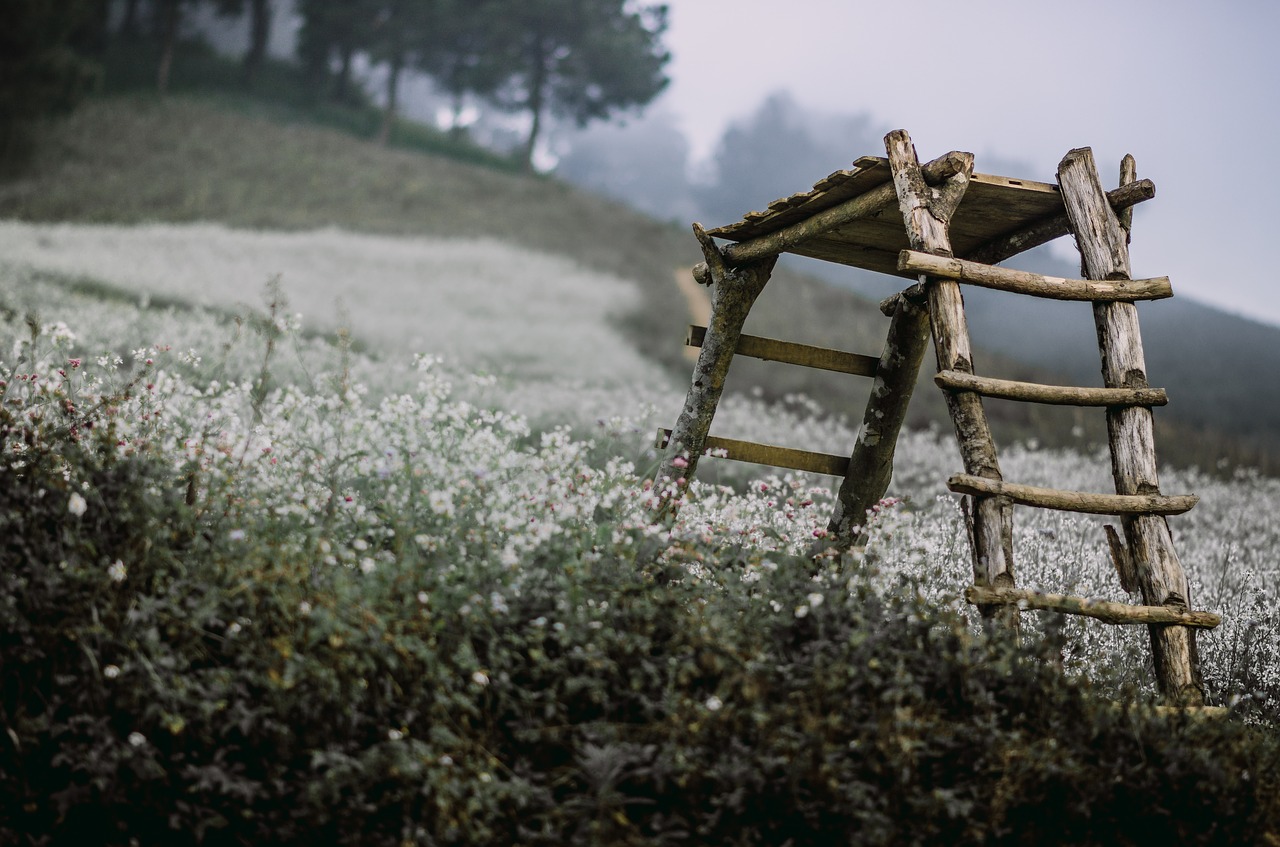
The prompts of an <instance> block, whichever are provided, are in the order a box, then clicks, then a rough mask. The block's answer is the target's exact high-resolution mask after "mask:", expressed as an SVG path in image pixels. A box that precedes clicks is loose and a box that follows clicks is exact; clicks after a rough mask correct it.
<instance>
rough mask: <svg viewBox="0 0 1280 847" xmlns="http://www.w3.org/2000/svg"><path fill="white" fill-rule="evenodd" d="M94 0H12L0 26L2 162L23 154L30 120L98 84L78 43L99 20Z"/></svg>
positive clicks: (61, 106)
mask: <svg viewBox="0 0 1280 847" xmlns="http://www.w3.org/2000/svg"><path fill="white" fill-rule="evenodd" d="M96 11H97V10H96V6H95V3H94V2H93V0H12V2H9V3H7V4H6V5H5V10H4V12H5V14H4V26H3V27H2V28H0V166H5V167H12V165H13V163H14V161H15V160H16V159H20V158H21V157H22V155H23V154H24V153H25V152H26V145H27V143H28V141H29V139H28V132H29V129H30V123H31V122H32V121H33V120H35V119H38V118H42V117H45V116H47V115H55V114H59V113H61V112H65V111H68V110H70V109H71V108H72V107H73V106H75V104H76V103H78V102H79V101H80V99H81V98H82V97H84V95H85V94H86V93H87V92H88V91H89V90H90V89H91V88H92V87H93V86H94V84H95V83H96V82H97V79H98V74H99V69H98V67H97V65H96V64H95V63H94V62H93V61H91V60H89V59H87V58H85V56H83V55H82V54H81V53H80V52H79V51H78V50H77V46H78V44H79V43H82V42H84V41H86V40H88V39H90V38H91V37H92V36H91V34H92V31H93V29H94V26H95V24H96V23H97V18H96Z"/></svg>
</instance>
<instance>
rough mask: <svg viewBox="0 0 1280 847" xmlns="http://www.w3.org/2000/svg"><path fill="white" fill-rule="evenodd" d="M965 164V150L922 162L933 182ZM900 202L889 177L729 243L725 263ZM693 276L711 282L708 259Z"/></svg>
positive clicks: (780, 249) (774, 250)
mask: <svg viewBox="0 0 1280 847" xmlns="http://www.w3.org/2000/svg"><path fill="white" fill-rule="evenodd" d="M964 165H965V158H964V154H963V153H958V152H955V151H952V152H950V153H948V154H946V155H945V156H941V157H939V158H937V159H934V160H933V161H932V162H929V163H928V164H926V165H924V166H923V171H924V178H925V181H926V182H928V183H929V184H931V185H932V184H936V183H939V182H943V181H944V180H948V179H950V178H951V177H953V176H955V175H956V174H958V173H960V171H961V170H963V169H964ZM897 202H898V195H897V192H896V191H895V190H894V187H893V182H892V181H891V180H886V181H885V182H883V183H881V184H880V185H877V186H876V187H875V188H872V189H871V190H869V191H866V192H864V193H862V194H859V195H857V196H856V197H851V198H849V199H848V200H845V201H844V202H843V203H840V204H839V205H836V206H832V207H831V208H829V209H823V210H822V211H821V212H818V213H817V214H815V215H813V216H812V217H808V218H805V219H803V220H800V221H797V222H796V223H793V224H791V225H790V226H785V227H783V228H782V229H779V230H777V231H775V232H770V233H768V234H767V235H762V236H760V237H759V238H753V239H751V240H749V241H742V242H739V243H737V244H730V245H728V246H727V247H725V248H724V249H723V251H722V252H723V253H724V261H725V264H727V265H729V266H730V267H735V266H738V265H745V264H748V263H750V262H758V261H760V260H761V259H765V258H768V257H769V256H777V255H778V254H779V253H785V252H787V251H788V250H790V249H791V248H793V247H795V246H796V245H797V244H800V243H801V242H804V241H808V240H809V239H811V238H814V237H815V236H819V235H822V234H823V233H826V232H830V231H831V230H833V229H835V228H836V227H840V226H844V225H845V224H847V223H851V222H853V221H856V220H858V219H859V218H867V217H871V216H872V215H875V214H878V213H879V212H883V211H884V210H885V209H888V208H889V207H891V206H894V205H896V204H897ZM693 277H694V279H696V280H697V281H698V282H699V283H701V284H702V285H709V284H710V282H711V281H710V278H709V277H708V276H707V267H706V263H705V262H700V263H699V264H697V265H695V266H694V268H693Z"/></svg>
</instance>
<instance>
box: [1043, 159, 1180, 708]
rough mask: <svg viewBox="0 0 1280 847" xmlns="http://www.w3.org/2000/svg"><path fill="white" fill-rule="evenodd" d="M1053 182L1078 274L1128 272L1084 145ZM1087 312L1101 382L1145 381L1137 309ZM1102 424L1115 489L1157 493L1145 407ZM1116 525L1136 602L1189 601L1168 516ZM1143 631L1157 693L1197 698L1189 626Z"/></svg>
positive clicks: (1121, 306)
mask: <svg viewBox="0 0 1280 847" xmlns="http://www.w3.org/2000/svg"><path fill="white" fill-rule="evenodd" d="M1134 170H1135V171H1136V168H1135V169H1134ZM1058 184H1059V185H1060V186H1061V188H1062V194H1063V201H1064V203H1065V205H1066V209H1067V215H1068V217H1069V218H1070V221H1071V229H1072V233H1073V234H1074V235H1075V239H1076V244H1077V246H1079V248H1080V255H1081V257H1082V259H1083V268H1082V269H1083V271H1084V275H1085V276H1086V277H1088V278H1090V279H1126V278H1128V277H1129V249H1128V235H1127V233H1126V232H1125V231H1124V228H1123V227H1122V226H1121V225H1120V221H1119V219H1118V218H1117V216H1116V214H1115V211H1114V210H1113V209H1112V207H1111V205H1110V204H1109V203H1108V202H1107V200H1106V195H1105V194H1104V192H1103V190H1102V185H1101V182H1100V181H1099V179H1098V171H1097V166H1096V164H1095V162H1094V159H1093V153H1092V151H1090V150H1089V149H1088V148H1083V149H1077V150H1072V151H1071V152H1070V153H1068V154H1067V155H1066V157H1064V158H1063V160H1062V162H1061V163H1060V164H1059V165H1058ZM1093 315H1094V324H1095V326H1096V328H1097V331H1098V346H1099V349H1100V351H1101V354H1102V374H1103V379H1104V381H1105V383H1106V385H1107V387H1109V388H1145V387H1147V367H1146V361H1145V358H1144V356H1143V352H1142V339H1141V335H1140V333H1139V329H1138V313H1137V309H1136V308H1135V307H1134V305H1133V304H1132V303H1095V304H1094V306H1093ZM1107 429H1108V432H1109V436H1110V443H1111V469H1112V475H1113V477H1114V478H1115V484H1116V492H1117V493H1119V494H1158V493H1159V491H1160V484H1159V478H1158V475H1157V472H1156V455H1155V439H1154V436H1153V432H1152V429H1153V426H1152V416H1151V410H1150V409H1145V408H1141V407H1130V408H1123V409H1110V410H1108V412H1107ZM1122 524H1123V526H1124V533H1125V540H1126V543H1127V545H1128V548H1129V555H1130V557H1131V559H1132V561H1133V564H1134V568H1135V570H1136V572H1137V578H1138V585H1139V588H1140V589H1141V591H1142V597H1143V600H1144V601H1145V602H1146V603H1147V604H1148V605H1152V606H1180V607H1183V608H1185V607H1187V606H1189V605H1190V603H1191V596H1190V587H1189V585H1188V582H1187V578H1186V574H1185V572H1184V571H1183V568H1182V562H1181V561H1180V560H1179V558H1178V554H1177V551H1176V550H1175V549H1174V546H1173V538H1172V536H1171V534H1170V532H1169V525H1168V522H1167V521H1166V520H1165V519H1164V518H1163V517H1160V516H1156V515H1139V516H1133V517H1126V518H1124V520H1123V521H1122ZM1150 635H1151V648H1152V654H1153V656H1154V658H1155V666H1156V679H1157V682H1158V683H1159V685H1160V690H1161V693H1162V694H1163V695H1164V696H1165V697H1167V698H1169V699H1171V700H1173V701H1175V702H1177V703H1183V704H1190V705H1199V704H1202V703H1203V702H1204V682H1203V679H1202V678H1201V674H1200V657H1199V653H1198V650H1197V648H1196V642H1195V633H1194V630H1191V629H1189V628H1187V627H1181V626H1165V625H1153V626H1152V627H1151V628H1150Z"/></svg>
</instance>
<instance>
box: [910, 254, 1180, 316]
mask: <svg viewBox="0 0 1280 847" xmlns="http://www.w3.org/2000/svg"><path fill="white" fill-rule="evenodd" d="M898 270H900V271H910V272H912V273H920V274H928V275H929V276H933V277H939V278H941V279H955V280H959V281H960V282H967V283H969V284H971V285H977V286H979V287H981V288H994V289H996V290H998V291H1009V292H1012V293H1014V294H1029V295H1031V296H1032V297H1046V298H1049V299H1052V300H1085V301H1091V302H1095V303H1102V302H1106V303H1116V302H1131V301H1134V300H1161V299H1164V298H1165V297H1172V296H1173V286H1172V285H1170V284H1169V278H1168V277H1167V276H1160V277H1154V278H1152V279H1105V280H1103V279H1097V280H1095V279H1066V278H1064V277H1060V276H1045V275H1043V274H1035V273H1030V272H1029V271H1016V270H1013V269H1012V268H999V267H996V266H995V265H984V264H981V263H979V262H968V261H965V260H964V259H953V258H951V257H949V256H934V255H932V254H929V253H922V252H920V251H918V250H903V251H902V252H901V253H899V254H898Z"/></svg>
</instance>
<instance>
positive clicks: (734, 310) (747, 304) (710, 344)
mask: <svg viewBox="0 0 1280 847" xmlns="http://www.w3.org/2000/svg"><path fill="white" fill-rule="evenodd" d="M693 231H694V235H695V236H696V237H697V239H698V243H699V244H700V245H701V246H702V252H703V255H704V256H705V257H706V261H707V268H708V270H709V272H710V274H711V281H712V286H713V289H712V293H711V320H710V321H709V322H708V325H707V335H706V338H705V340H704V341H703V342H702V349H701V350H700V351H699V352H698V361H697V364H695V365H694V368H693V383H692V384H691V385H690V386H689V393H688V394H687V395H685V400H684V408H683V410H681V412H680V417H679V418H678V419H677V420H676V425H675V427H674V428H673V429H672V431H671V440H670V443H669V444H668V445H667V452H666V454H665V456H664V457H663V460H662V464H661V466H660V467H659V468H658V473H657V476H656V478H655V484H656V485H657V488H658V491H659V496H660V497H661V498H662V504H663V505H662V508H661V510H660V511H661V513H662V514H667V513H668V512H669V511H670V509H671V507H672V505H673V503H674V501H675V499H676V498H678V497H679V496H680V495H681V494H683V493H684V490H685V489H686V488H687V487H688V485H689V480H691V479H693V474H694V472H695V471H696V470H697V467H698V460H699V459H700V458H701V457H702V451H703V450H704V449H705V447H706V443H707V433H708V432H710V430H711V419H712V418H714V417H715V414H716V407H717V406H718V405H719V403H720V395H721V394H723V393H724V382H725V377H727V376H728V374H729V364H730V362H732V361H733V353H734V350H735V349H736V348H737V346H738V339H739V338H741V336H742V326H743V324H744V323H746V320H747V315H748V313H749V312H750V311H751V306H752V305H753V304H754V303H755V301H756V298H757V297H759V296H760V292H761V291H763V290H764V287H765V284H766V283H768V281H769V275H770V274H771V273H772V272H773V266H774V264H775V263H776V262H777V256H771V257H769V258H767V259H763V260H761V261H758V262H752V263H750V264H747V265H743V266H741V267H737V268H730V267H728V266H727V265H726V264H725V262H724V258H723V256H722V255H721V253H720V250H719V248H718V247H717V246H716V245H715V242H714V241H712V239H711V237H710V236H709V235H707V233H706V231H705V230H703V228H702V227H701V226H699V225H698V224H694V225H693Z"/></svg>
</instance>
